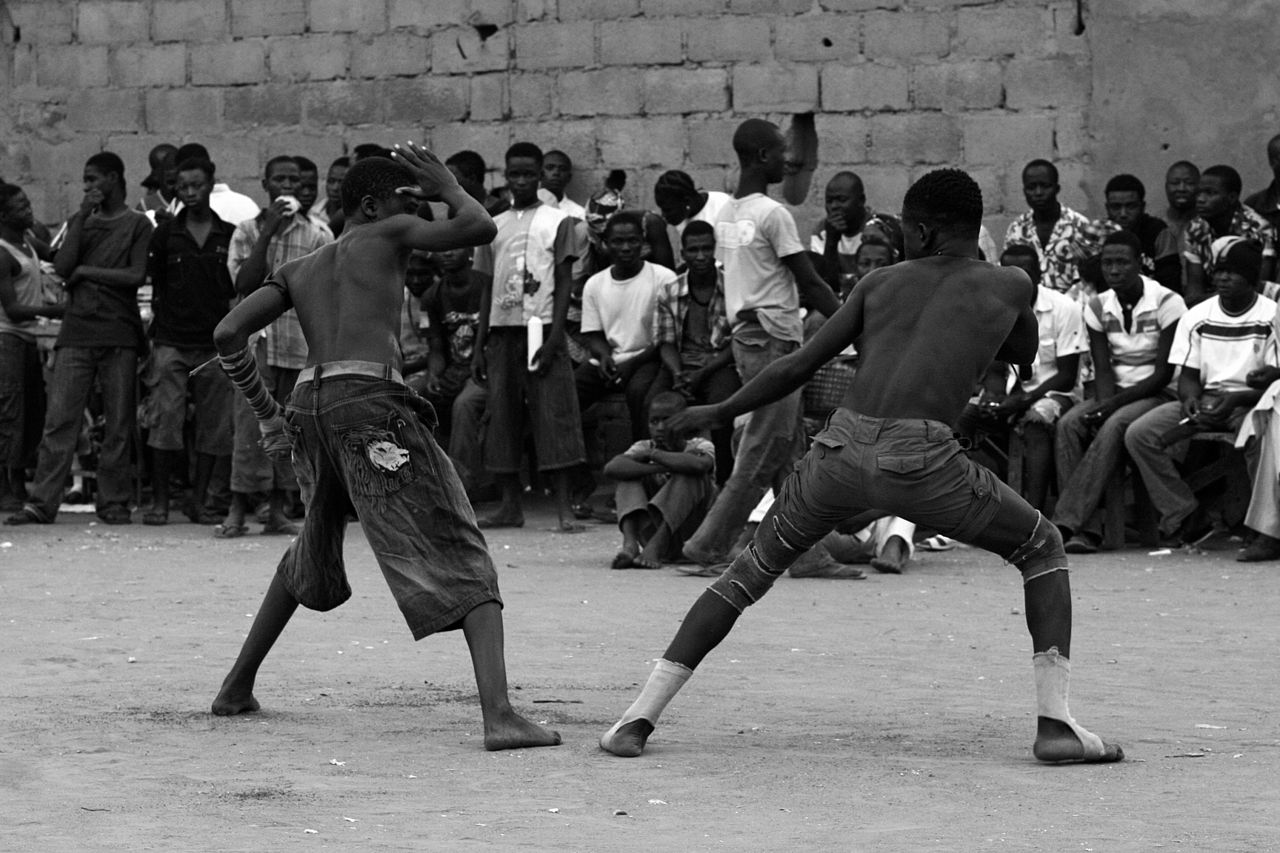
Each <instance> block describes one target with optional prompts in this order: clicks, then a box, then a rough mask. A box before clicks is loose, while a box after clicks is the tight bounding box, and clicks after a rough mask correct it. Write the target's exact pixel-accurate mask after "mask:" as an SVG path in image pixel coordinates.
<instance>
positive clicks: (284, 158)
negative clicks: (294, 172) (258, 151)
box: [262, 154, 298, 178]
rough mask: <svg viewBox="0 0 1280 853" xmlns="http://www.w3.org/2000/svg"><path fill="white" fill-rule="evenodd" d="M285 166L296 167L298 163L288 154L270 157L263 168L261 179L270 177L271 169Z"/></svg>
mask: <svg viewBox="0 0 1280 853" xmlns="http://www.w3.org/2000/svg"><path fill="white" fill-rule="evenodd" d="M285 164H288V165H290V166H297V165H298V161H297V160H295V159H294V158H292V157H290V156H289V155H288V154H280V155H278V156H275V157H272V158H271V159H270V160H268V161H267V165H266V166H264V167H263V169H262V177H264V178H269V177H271V170H272V169H274V168H275V167H276V166H281V165H285Z"/></svg>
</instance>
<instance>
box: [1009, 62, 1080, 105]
mask: <svg viewBox="0 0 1280 853" xmlns="http://www.w3.org/2000/svg"><path fill="white" fill-rule="evenodd" d="M1004 86H1005V92H1006V99H1007V103H1008V106H1009V108H1010V109H1017V110H1025V109H1035V108H1037V107H1083V106H1085V105H1086V104H1088V103H1089V95H1090V93H1091V91H1092V89H1093V75H1092V73H1091V71H1090V69H1089V67H1088V65H1086V64H1085V63H1084V62H1082V61H1080V60H1079V59H1077V58H1076V57H1072V56H1065V57H1059V58H1055V59H1014V60H1012V61H1010V62H1009V64H1008V65H1007V66H1005V83H1004Z"/></svg>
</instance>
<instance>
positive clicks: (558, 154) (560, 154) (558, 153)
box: [542, 148, 573, 169]
mask: <svg viewBox="0 0 1280 853" xmlns="http://www.w3.org/2000/svg"><path fill="white" fill-rule="evenodd" d="M551 156H555V157H563V158H564V161H565V162H566V163H568V164H569V168H570V169H572V168H573V158H572V157H570V156H569V155H568V154H566V153H564V152H563V151H561V150H560V149H559V148H552V149H551V150H550V151H547V152H545V153H543V155H542V159H543V160H546V159H547V158H548V157H551Z"/></svg>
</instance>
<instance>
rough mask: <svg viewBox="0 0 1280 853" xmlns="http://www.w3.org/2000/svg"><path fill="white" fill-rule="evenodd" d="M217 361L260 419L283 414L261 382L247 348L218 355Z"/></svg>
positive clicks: (271, 418)
mask: <svg viewBox="0 0 1280 853" xmlns="http://www.w3.org/2000/svg"><path fill="white" fill-rule="evenodd" d="M218 361H219V362H220V363H221V364H222V370H223V372H225V373H226V374H227V376H229V377H230V378H231V381H232V382H234V383H235V386H236V387H237V388H239V389H240V392H241V393H242V394H244V396H245V399H246V400H248V401H249V408H251V409H253V414H254V416H255V417H257V419H258V420H260V421H270V420H273V419H276V418H281V417H283V416H284V410H282V409H281V408H280V404H279V403H277V402H276V401H275V398H274V397H272V396H271V394H270V392H269V391H267V386H266V385H263V384H262V374H260V373H258V365H257V363H256V362H254V360H253V356H252V355H251V354H250V353H249V348H248V347H245V348H244V349H242V350H240V351H238V352H233V353H231V354H230V355H219V356H218Z"/></svg>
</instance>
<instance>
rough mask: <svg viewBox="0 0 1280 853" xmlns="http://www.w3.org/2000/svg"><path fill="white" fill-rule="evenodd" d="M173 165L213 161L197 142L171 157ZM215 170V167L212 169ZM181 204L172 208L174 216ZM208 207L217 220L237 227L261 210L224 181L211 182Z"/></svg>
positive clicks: (254, 202) (184, 147)
mask: <svg viewBox="0 0 1280 853" xmlns="http://www.w3.org/2000/svg"><path fill="white" fill-rule="evenodd" d="M173 159H174V162H175V163H185V162H186V161H188V160H208V161H209V163H210V164H211V165H212V164H213V159H212V158H211V157H210V156H209V149H207V148H205V147H204V146H203V145H201V144H200V143H199V142H188V143H187V144H186V145H183V146H182V147H181V148H179V149H178V153H177V154H175V155H173ZM214 168H215V169H216V168H217V167H216V166H215V167H214ZM181 204H182V202H180V201H179V202H178V203H177V204H176V205H174V207H173V212H174V213H175V214H176V213H177V212H178V208H179V207H180V206H181ZM209 207H210V208H212V209H213V212H214V213H216V214H218V218H219V219H221V220H222V221H223V222H226V223H227V224H229V225H239V224H240V223H241V222H244V221H245V220H248V219H253V218H254V217H255V216H257V215H258V213H259V211H260V210H261V208H260V207H258V203H257V202H256V201H254V200H253V199H251V198H249V197H248V196H247V195H245V194H243V193H238V192H236V191H235V190H233V189H231V187H230V186H228V185H227V182H226V181H219V180H215V181H214V182H213V192H211V193H210V194H209Z"/></svg>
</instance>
